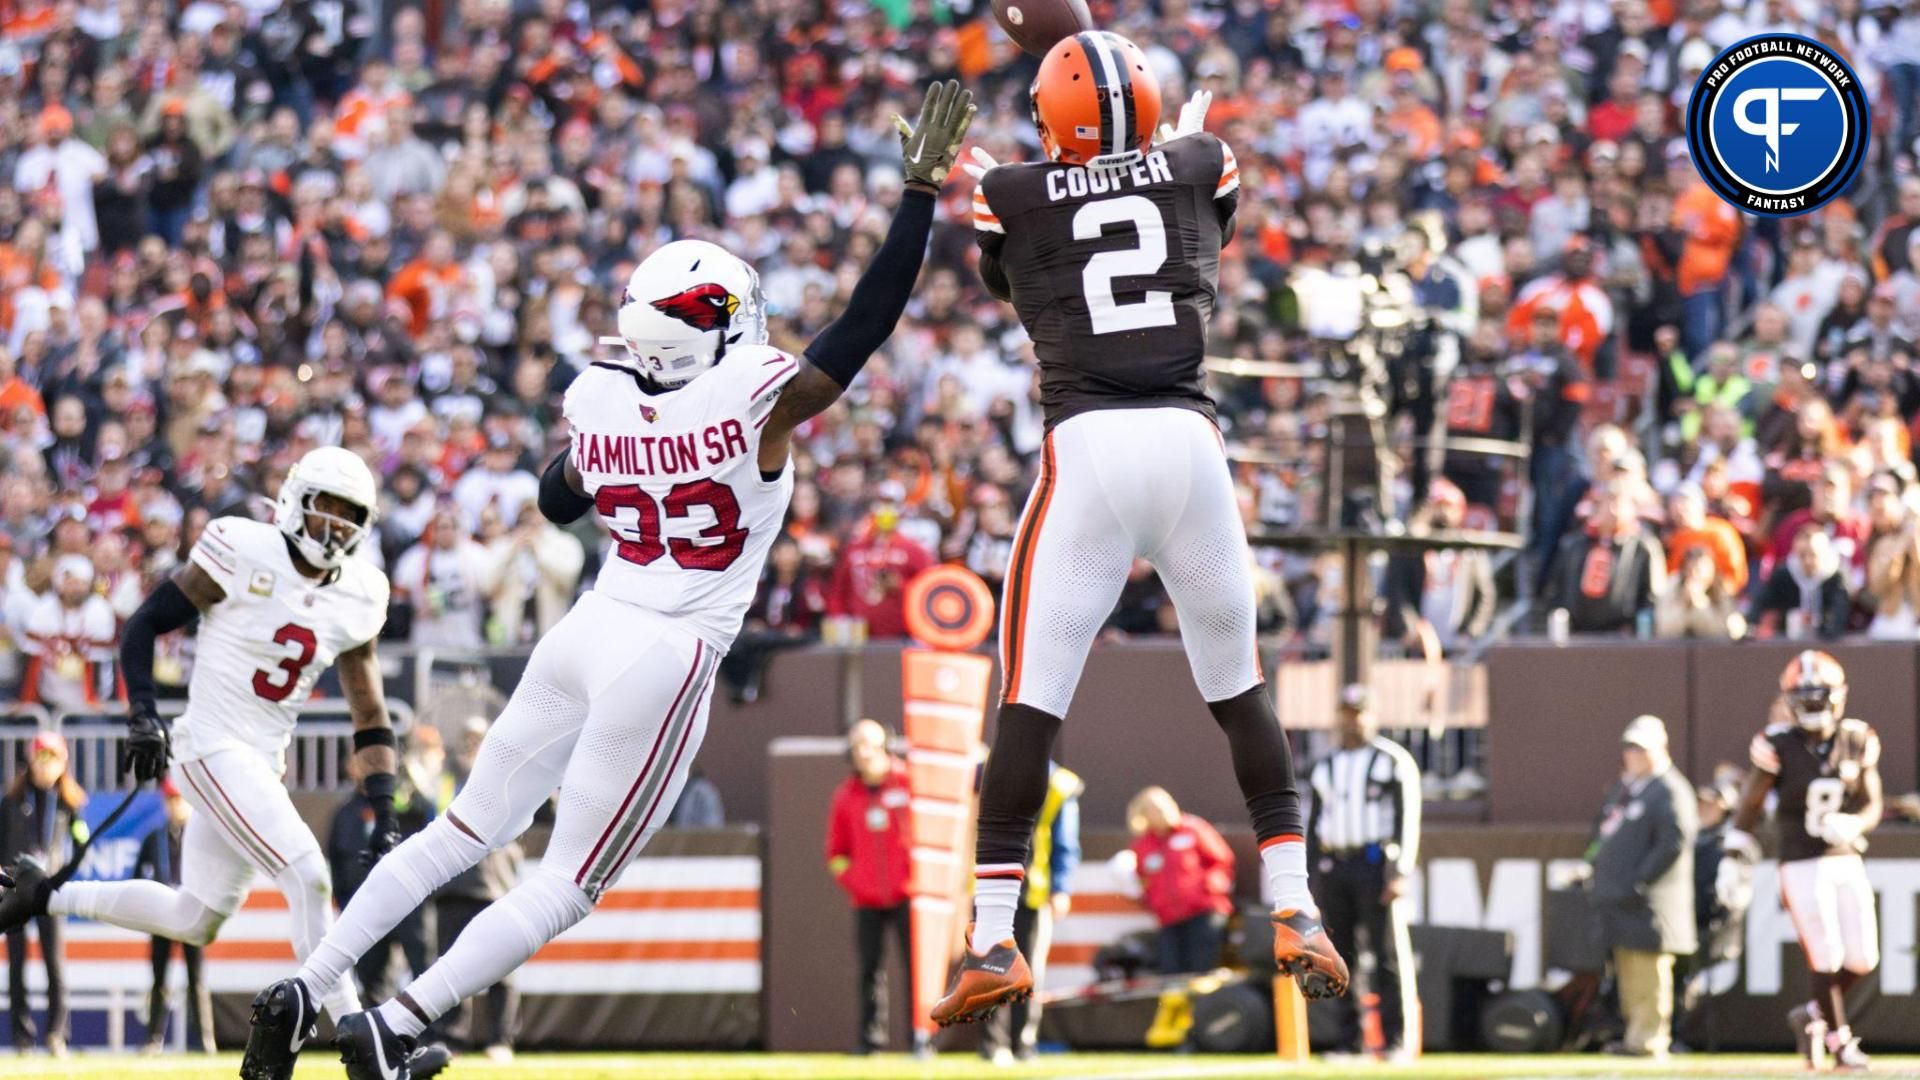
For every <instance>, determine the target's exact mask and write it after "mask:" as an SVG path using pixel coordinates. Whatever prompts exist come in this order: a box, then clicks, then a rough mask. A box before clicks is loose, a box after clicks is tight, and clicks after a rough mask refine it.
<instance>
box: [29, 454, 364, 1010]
mask: <svg viewBox="0 0 1920 1080" xmlns="http://www.w3.org/2000/svg"><path fill="white" fill-rule="evenodd" d="M378 502H379V492H378V489H377V487H376V486H375V484H374V480H373V473H372V472H371V471H370V470H369V469H368V468H367V466H366V464H365V463H364V462H362V461H361V460H360V458H359V457H358V456H357V455H355V454H353V453H352V452H350V451H347V450H343V449H340V448H338V447H323V448H321V449H318V450H314V451H312V452H310V453H308V454H307V455H306V456H305V457H303V458H301V459H300V461H299V462H298V463H296V464H295V465H294V467H293V469H292V471H291V472H289V473H288V475H287V479H286V482H285V483H284V484H283V485H282V486H281V488H280V500H279V506H278V513H277V519H278V521H277V524H268V523H265V522H258V521H251V520H248V519H246V518H237V517H227V518H218V519H216V520H214V521H212V522H209V523H208V525H207V527H206V530H205V531H204V532H203V533H202V534H201V536H200V539H199V542H198V543H196V544H195V545H194V547H193V551H192V553H191V555H190V556H189V557H188V561H187V564H186V565H185V566H184V567H182V568H181V569H180V571H179V572H178V573H176V574H175V575H174V576H173V577H172V579H170V580H168V581H166V582H163V583H162V584H161V585H160V586H159V587H158V588H157V589H155V590H154V591H153V593H152V595H150V596H148V597H147V599H146V600H145V601H144V602H143V603H142V604H141V605H140V608H139V609H138V610H137V611H135V612H134V614H133V615H132V616H131V617H130V618H129V619H128V620H127V625H126V627H125V628H124V629H123V630H122V632H121V644H120V648H121V667H122V670H123V674H124V677H125V680H126V685H127V698H128V720H127V724H128V737H127V740H126V742H125V744H124V745H123V748H122V752H121V760H120V767H121V771H122V772H123V773H124V772H127V771H132V772H133V774H134V776H135V778H136V779H137V780H140V781H147V780H158V779H159V778H160V777H161V776H162V775H163V774H165V773H166V772H167V771H168V769H169V766H171V769H172V773H173V775H174V778H175V781H176V784H177V786H178V787H179V789H180V793H181V795H182V796H183V797H184V798H185V799H186V800H187V802H188V803H190V804H191V805H192V806H193V809H194V811H195V813H194V815H193V817H192V819H191V820H190V821H189V822H188V823H187V831H186V837H185V839H184V840H183V841H182V847H183V850H182V852H181V860H180V862H181V866H180V888H178V889H171V888H168V887H167V886H165V885H162V884H160V883H158V882H154V881H112V882H72V883H68V882H65V881H64V880H63V875H56V876H54V877H49V876H48V875H47V874H46V872H45V871H44V870H43V869H42V868H40V867H39V866H37V865H35V864H33V863H21V864H18V865H16V866H15V867H14V868H13V869H12V871H11V874H10V877H11V882H10V884H11V887H10V888H8V889H7V891H6V893H5V895H4V896H3V897H0V928H11V927H13V926H17V925H19V924H20V923H22V922H24V921H25V920H27V919H28V918H31V917H33V916H35V915H39V914H44V913H48V912H51V913H53V914H56V915H79V916H83V917H85V918H89V919H97V920H100V921H102V922H108V923H112V924H114V925H115V926H123V927H126V928H127V929H129V930H137V931H140V932H141V933H146V934H158V935H160V936H162V937H168V938H173V939H174V940H176V941H184V942H186V943H187V944H189V945H205V944H207V943H208V942H210V941H212V940H213V938H214V935H215V934H217V933H218V932H219V930H220V925H221V923H223V922H225V921H226V920H227V919H228V918H229V917H230V916H232V915H233V913H234V912H235V911H237V910H239V908H240V902H241V901H242V900H243V899H244V898H245V897H246V894H247V889H248V887H249V885H251V883H252V882H253V880H254V877H255V875H256V874H258V875H264V876H266V877H267V878H269V879H271V880H272V881H273V883H274V885H275V886H276V887H278V888H279V890H280V891H281V893H282V894H284V895H285V896H286V898H287V907H288V910H289V912H290V913H291V915H292V918H293V935H294V936H293V944H294V948H295V950H296V951H297V952H298V953H299V955H301V956H303V957H304V956H306V955H307V954H308V953H309V952H311V951H312V949H313V947H314V946H315V945H316V944H318V943H319V941H320V938H321V936H322V935H323V934H325V933H326V932H327V928H328V927H329V926H331V925H332V924H333V903H332V887H331V885H330V880H331V877H330V875H329V873H328V869H327V860H326V857H325V856H324V855H323V854H322V852H321V850H320V845H319V843H318V842H316V841H315V839H314V836H313V832H312V830H310V829H308V828H307V825H306V822H304V821H303V820H301V818H300V814H299V812H298V811H296V810H295V809H294V806H293V800H292V799H291V798H290V797H289V796H288V795H287V790H286V788H285V787H284V786H283V785H282V784H281V776H282V774H284V773H285V771H286V761H285V754H286V748H287V743H288V742H289V741H290V740H291V738H292V736H293V728H294V722H295V720H296V719H297V716H298V713H297V709H298V707H299V705H300V704H301V703H302V702H304V701H306V700H307V696H308V695H309V694H310V693H312V691H313V684H314V681H315V680H317V679H318V678H319V677H320V673H321V672H323V671H325V670H326V669H327V667H328V666H329V665H331V664H334V663H335V662H336V661H337V662H338V663H339V666H340V684H341V687H342V689H343V690H344V691H345V693H346V698H347V706H348V710H349V711H350V713H351V714H352V717H353V726H354V745H355V748H356V749H355V755H356V757H357V758H358V759H359V764H360V766H361V769H362V771H363V772H364V773H365V775H366V776H367V781H366V784H365V789H366V792H367V794H368V796H369V798H370V799H371V800H372V802H373V804H374V808H375V814H376V822H375V827H374V832H373V839H372V843H371V846H370V849H369V852H370V854H371V856H372V857H374V858H378V857H379V856H380V855H381V854H383V853H385V852H386V851H387V850H388V849H390V848H391V847H392V846H393V845H394V843H396V842H397V839H398V829H397V827H396V826H395V824H394V820H393V772H394V764H395V754H394V736H393V729H392V727H391V726H390V725H389V723H388V719H387V705H386V699H385V697H384V695H383V693H382V691H381V683H380V664H379V660H378V658H377V657H376V656H375V654H374V639H375V638H376V637H377V636H379V633H380V627H381V626H382V624H384V623H385V622H386V618H387V579H386V577H385V576H384V575H382V574H381V573H380V571H379V570H378V569H376V568H375V567H374V566H373V564H372V563H369V562H367V561H366V560H364V559H361V558H357V557H355V552H356V551H357V550H358V549H359V547H360V544H361V542H362V541H363V540H364V539H365V538H366V536H367V534H368V532H369V530H370V529H371V527H372V525H373V517H374V511H375V508H376V506H377V505H378ZM196 618H197V619H198V620H199V622H200V631H199V647H198V650H197V652H196V656H195V662H194V667H193V678H192V681H191V682H190V683H189V684H188V687H187V710H186V712H185V713H184V714H182V715H181V717H180V719H179V721H178V722H177V723H174V724H171V725H169V723H168V721H166V720H165V719H163V718H161V717H160V715H159V714H158V712H157V711H156V710H155V707H154V686H153V643H154V638H155V637H156V636H157V635H159V634H163V633H166V632H168V631H171V630H178V629H181V628H183V627H185V626H186V625H188V624H189V623H191V622H193V621H194V619H196ZM322 989H323V993H322V994H321V995H320V998H319V1000H320V1001H321V1003H322V1004H323V1005H324V1006H325V1007H326V1009H327V1010H328V1012H329V1013H331V1014H332V1015H333V1016H334V1017H335V1018H336V1019H337V1018H339V1017H341V1016H345V1015H347V1014H348V1013H350V1012H353V1011H355V1010H356V1009H358V1008H359V1000H358V998H357V997H356V996H355V994H354V990H353V984H352V982H351V981H350V980H347V979H335V980H333V981H331V982H329V983H328V984H327V985H326V986H325V987H324V988H322Z"/></svg>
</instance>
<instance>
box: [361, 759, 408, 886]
mask: <svg viewBox="0 0 1920 1080" xmlns="http://www.w3.org/2000/svg"><path fill="white" fill-rule="evenodd" d="M360 786H361V788H362V790H364V791H365V792H366V793H367V802H369V803H371V804H372V805H373V832H372V834H371V835H369V836H368V837H367V846H366V848H365V849H364V850H362V851H361V852H360V865H361V866H364V867H372V866H373V864H374V863H377V862H379V861H380V860H381V858H382V857H384V856H385V855H386V853H387V852H389V851H392V850H393V849H394V848H396V847H399V846H400V819H399V818H397V817H395V816H394V813H393V786H394V780H393V774H392V773H373V774H371V775H370V776H368V777H367V778H366V779H365V780H364V781H362V782H361V785H360Z"/></svg>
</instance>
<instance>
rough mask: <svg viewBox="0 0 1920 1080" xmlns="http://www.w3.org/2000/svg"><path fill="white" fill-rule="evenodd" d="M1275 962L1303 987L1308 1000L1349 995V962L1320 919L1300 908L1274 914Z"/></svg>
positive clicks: (1302, 991) (1284, 973)
mask: <svg viewBox="0 0 1920 1080" xmlns="http://www.w3.org/2000/svg"><path fill="white" fill-rule="evenodd" d="M1273 962H1274V963H1275V964H1277V965H1278V966H1279V968H1280V973H1281V974H1283V975H1291V976H1293V978H1294V981H1295V982H1298V983H1299V984H1300V992H1301V993H1302V994H1305V995H1306V996H1307V997H1309V998H1333V997H1339V996H1340V995H1341V994H1344V993H1346V992H1347V962H1346V961H1345V960H1342V959H1340V954H1339V953H1337V952H1335V951H1334V949H1333V942H1331V941H1328V940H1327V932H1326V930H1325V929H1323V928H1322V927H1321V925H1320V918H1319V916H1318V915H1310V914H1308V913H1307V912H1304V911H1301V910H1300V909H1298V908H1285V909H1283V910H1280V911H1276V912H1274V913H1273Z"/></svg>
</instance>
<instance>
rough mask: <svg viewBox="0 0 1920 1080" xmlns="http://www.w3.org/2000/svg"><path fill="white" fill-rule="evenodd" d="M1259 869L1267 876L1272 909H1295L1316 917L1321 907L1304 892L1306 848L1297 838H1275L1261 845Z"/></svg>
mask: <svg viewBox="0 0 1920 1080" xmlns="http://www.w3.org/2000/svg"><path fill="white" fill-rule="evenodd" d="M1260 866H1261V869H1263V870H1264V871H1266V875H1267V894H1268V895H1269V896H1271V897H1272V898H1273V909H1274V910H1275V911H1284V910H1285V909H1287V908H1295V909H1298V910H1300V911H1306V912H1311V913H1314V914H1318V913H1319V911H1320V905H1318V904H1316V903H1314V902H1313V894H1312V893H1310V892H1308V891H1307V845H1306V842H1305V841H1303V840H1301V839H1300V838H1299V837H1297V836H1287V837H1275V838H1273V839H1271V840H1268V841H1267V842H1266V843H1264V844H1262V845H1260Z"/></svg>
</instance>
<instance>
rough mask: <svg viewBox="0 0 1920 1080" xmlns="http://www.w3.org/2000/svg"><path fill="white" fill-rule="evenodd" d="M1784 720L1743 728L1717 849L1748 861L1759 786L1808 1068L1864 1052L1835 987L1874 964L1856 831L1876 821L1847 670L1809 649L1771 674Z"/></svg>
mask: <svg viewBox="0 0 1920 1080" xmlns="http://www.w3.org/2000/svg"><path fill="white" fill-rule="evenodd" d="M1780 696H1781V701H1782V704H1783V705H1784V706H1785V711H1786V712H1787V713H1788V714H1789V716H1788V718H1787V719H1786V720H1784V721H1782V722H1780V723H1775V724H1772V725H1770V726H1768V727H1767V729H1766V730H1764V731H1762V732H1760V733H1759V734H1757V735H1755V736H1754V737H1753V743H1752V744H1751V746H1750V747H1749V748H1748V756H1749V757H1750V758H1751V759H1752V761H1753V771H1752V772H1751V773H1749V774H1748V777H1747V785H1746V789H1745V791H1743V792H1742V794H1741V798H1740V807H1739V809H1738V810H1737V811H1735V814H1734V820H1733V828H1734V831H1733V833H1731V834H1730V835H1729V836H1728V838H1727V851H1728V853H1729V854H1730V855H1733V856H1735V857H1744V858H1745V859H1747V860H1752V859H1754V858H1755V857H1757V855H1758V851H1759V848H1758V845H1756V844H1755V843H1754V841H1753V837H1752V835H1751V831H1752V829H1753V827H1754V826H1755V825H1756V824H1757V823H1758V822H1759V821H1760V817H1761V814H1762V812H1763V810H1764V808H1765V805H1766V799H1767V795H1768V793H1769V792H1771V793H1773V794H1774V795H1775V796H1776V798H1777V802H1776V805H1775V810H1774V821H1775V823H1776V824H1777V825H1778V827H1779V854H1780V895H1781V898H1782V900H1783V901H1784V903H1785V904H1786V908H1787V914H1788V916H1789V917H1791V918H1792V920H1793V928H1794V932H1795V933H1796V934H1797V935H1798V936H1799V938H1800V947H1801V949H1802V951H1803V952H1805V953H1806V957H1807V967H1808V970H1809V972H1810V974H1809V984H1810V986H1811V988H1812V1000H1810V1001H1808V1002H1807V1003H1806V1004H1805V1005H1802V1006H1799V1007H1798V1008H1795V1009H1794V1010H1793V1011H1792V1012H1791V1013H1790V1014H1788V1023H1789V1024H1791V1025H1792V1026H1793V1029H1794V1038H1795V1040H1796V1041H1797V1042H1798V1043H1799V1045H1800V1051H1801V1054H1802V1055H1803V1056H1804V1057H1805V1058H1806V1060H1807V1064H1808V1066H1809V1067H1812V1068H1819V1067H1821V1066H1822V1065H1823V1064H1825V1063H1826V1061H1827V1060H1828V1058H1829V1057H1831V1060H1832V1062H1833V1065H1834V1067H1836V1068H1840V1069H1863V1068H1865V1067H1866V1065H1867V1056H1866V1054H1864V1053H1862V1052H1861V1050H1860V1040H1859V1039H1857V1038H1855V1037H1854V1036H1853V1032H1852V1030H1851V1029H1850V1028H1849V1027H1848V1026H1847V1017H1846V994H1847V991H1848V990H1849V989H1850V988H1852V986H1853V984H1854V983H1856V982H1858V981H1859V980H1860V978H1861V977H1862V976H1864V975H1866V974H1867V973H1868V972H1870V971H1872V970H1873V969H1874V968H1875V967H1876V966H1878V964H1879V963H1880V934H1879V923H1878V921H1877V919H1876V917H1875V914H1874V896H1873V885H1872V884H1871V883H1870V882H1869V881H1868V880H1867V866H1866V861H1865V860H1864V859H1862V858H1861V854H1862V853H1863V852H1864V851H1866V847H1867V834H1868V833H1870V832H1872V831H1873V829H1874V827H1875V826H1876V825H1878V824H1879V823H1880V814H1881V810H1882V807H1883V801H1882V798H1881V791H1880V736H1879V735H1877V734H1875V733H1874V730H1873V728H1872V727H1871V726H1869V725H1868V724H1866V723H1865V722H1864V721H1860V720H1852V719H1847V718H1846V708H1847V673H1846V670H1845V669H1844V668H1842V667H1841V666H1840V662H1839V661H1838V660H1835V659H1834V658H1833V657H1832V656H1830V655H1828V654H1827V653H1824V652H1820V651H1818V650H1814V649H1809V650H1807V651H1805V652H1802V653H1800V654H1799V655H1798V656H1795V657H1794V658H1793V660H1792V662H1790V663H1788V664H1787V668H1786V670H1785V671H1783V672H1781V674H1780Z"/></svg>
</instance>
